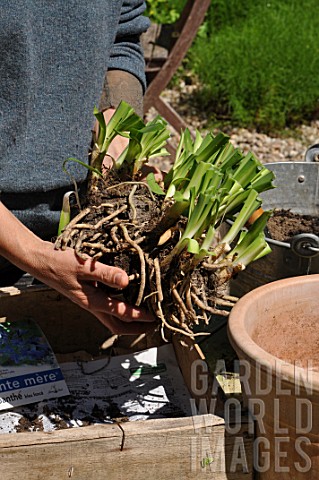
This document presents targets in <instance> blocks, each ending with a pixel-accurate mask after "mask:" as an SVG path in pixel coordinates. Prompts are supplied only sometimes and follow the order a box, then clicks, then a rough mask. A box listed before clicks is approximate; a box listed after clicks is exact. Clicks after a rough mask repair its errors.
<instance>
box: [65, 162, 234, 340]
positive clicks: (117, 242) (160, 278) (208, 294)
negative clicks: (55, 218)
mask: <svg viewBox="0 0 319 480" xmlns="http://www.w3.org/2000/svg"><path fill="white" fill-rule="evenodd" d="M162 199H163V197H162V196H157V195H154V194H153V193H152V192H151V191H150V189H149V187H148V185H147V184H146V183H144V182H140V181H130V180H128V181H122V180H121V179H119V178H117V177H116V173H114V172H113V171H110V172H109V174H108V175H107V177H106V178H104V179H102V178H99V179H95V180H94V182H92V183H91V184H90V185H89V188H88V194H87V197H86V199H85V203H84V204H83V205H82V206H81V211H80V212H79V213H78V214H77V215H76V216H75V217H74V218H73V219H72V220H71V222H70V223H69V225H68V226H67V227H66V229H65V230H64V232H63V233H62V234H61V235H60V236H59V238H58V239H57V241H56V248H61V249H65V248H67V247H71V248H74V249H75V251H76V254H77V255H78V256H79V257H81V258H87V256H90V257H92V258H94V259H96V260H99V261H101V262H103V263H105V264H107V265H112V266H117V267H119V268H122V269H123V270H125V271H126V273H127V274H128V276H129V279H130V283H129V286H128V287H127V288H126V289H124V290H123V291H121V295H122V296H123V297H124V299H125V301H127V302H130V303H131V304H134V305H136V306H143V305H144V306H146V307H147V308H149V309H150V310H151V311H153V313H154V314H155V316H156V317H157V318H158V319H159V324H161V326H162V329H163V331H164V330H165V329H169V330H172V331H174V332H179V333H183V334H186V335H189V336H194V332H193V326H194V324H198V323H199V320H203V321H204V322H205V323H208V322H209V318H210V317H211V315H212V314H219V315H228V314H229V310H228V309H227V307H231V306H232V305H233V303H232V300H231V299H227V298H224V299H222V298H221V297H222V294H220V293H219V289H220V283H222V282H221V281H220V280H219V277H218V275H217V274H216V270H215V269H213V268H212V269H210V268H209V265H207V266H206V267H204V266H203V263H202V264H199V265H196V266H195V265H193V263H192V259H191V257H190V254H188V253H187V252H184V253H183V254H181V255H179V256H178V257H175V256H172V255H170V254H171V252H172V250H173V247H174V246H175V245H176V243H177V242H178V240H179V238H180V235H181V231H182V230H183V227H184V224H185V219H184V218H183V217H181V218H180V219H179V221H178V223H176V224H173V225H172V224H170V223H169V221H168V220H167V218H168V216H167V215H166V213H167V209H168V208H169V206H170V205H169V204H165V203H164V202H163V200H162ZM101 287H102V286H101ZM103 288H105V289H106V290H107V291H108V292H109V293H110V294H112V295H118V292H116V291H115V290H112V289H110V288H108V287H106V286H103Z"/></svg>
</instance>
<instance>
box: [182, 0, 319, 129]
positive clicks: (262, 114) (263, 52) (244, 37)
mask: <svg viewBox="0 0 319 480" xmlns="http://www.w3.org/2000/svg"><path fill="white" fill-rule="evenodd" d="M235 3H236V4H237V7H236V6H235V5H233V4H234V2H229V4H228V2H227V5H228V7H229V10H228V13H227V12H226V11H223V14H222V13H220V15H219V17H218V19H219V23H218V24H217V25H216V24H215V25H214V24H212V23H211V18H212V15H213V14H214V9H216V11H217V12H218V11H219V12H220V10H221V6H225V5H224V4H225V2H221V1H220V0H219V1H213V2H212V7H211V12H210V13H211V16H210V20H209V23H208V26H207V29H206V33H205V35H202V37H199V38H198V39H197V41H196V44H195V45H194V47H193V49H192V51H191V54H190V64H191V65H192V69H193V70H194V71H195V72H196V73H197V74H198V76H199V80H200V83H201V85H202V88H201V92H200V95H199V101H200V103H201V105H202V106H203V107H204V108H205V109H206V111H207V112H208V115H211V116H212V117H213V116H214V115H215V116H216V117H217V118H220V119H224V120H229V121H231V122H232V123H233V124H238V125H241V126H247V127H256V128H257V129H260V130H264V131H274V130H277V131H278V130H280V129H283V128H285V127H287V126H293V125H295V124H298V123H299V122H301V121H303V120H306V119H310V118H311V117H312V116H314V115H315V114H316V112H317V110H318V92H319V77H318V75H317V71H318V68H319V55H318V50H319V39H318V34H317V32H318V26H319V21H318V18H317V16H316V15H314V12H315V11H316V6H317V4H316V2H315V1H314V0H305V2H302V3H300V2H292V1H290V2H288V1H272V2H269V3H268V2H267V3H266V2H257V3H255V5H250V6H249V3H250V2H246V8H245V9H244V11H243V12H242V16H241V15H239V16H238V18H236V17H235V16H234V15H233V13H234V10H233V9H234V8H236V9H237V11H238V12H239V13H240V12H241V6H239V5H238V3H237V2H235ZM247 4H248V5H247ZM228 15H229V18H228ZM222 18H223V19H224V20H225V21H224V23H223V22H222Z"/></svg>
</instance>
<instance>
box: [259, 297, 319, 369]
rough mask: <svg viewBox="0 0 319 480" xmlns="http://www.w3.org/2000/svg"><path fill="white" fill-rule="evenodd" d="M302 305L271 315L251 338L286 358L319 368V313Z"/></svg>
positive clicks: (278, 356) (283, 358)
mask: <svg viewBox="0 0 319 480" xmlns="http://www.w3.org/2000/svg"><path fill="white" fill-rule="evenodd" d="M303 310H304V309H303V307H302V306H300V307H299V308H298V309H295V310H294V311H288V312H280V313H279V314H273V315H269V316H268V317H267V318H265V319H264V320H263V322H262V323H260V324H259V325H257V326H256V328H255V330H254V332H253V334H252V339H253V340H254V342H256V343H257V345H259V346H260V347H262V348H263V349H264V350H265V351H267V352H268V353H270V354H272V355H274V356H275V357H277V358H280V359H281V360H284V361H285V362H288V363H292V364H295V365H297V366H300V367H303V368H308V369H313V370H316V371H319V314H317V313H315V312H312V313H311V314H307V315H305V313H304V311H303Z"/></svg>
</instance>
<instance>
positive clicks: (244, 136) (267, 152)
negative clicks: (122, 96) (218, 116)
mask: <svg viewBox="0 0 319 480" xmlns="http://www.w3.org/2000/svg"><path fill="white" fill-rule="evenodd" d="M180 89H181V90H182V96H181V94H180V91H181V90H168V89H167V90H165V91H164V92H163V94H162V95H163V97H164V98H165V99H166V100H168V101H169V103H170V104H171V105H172V106H173V107H174V108H175V110H176V111H177V112H178V113H179V114H180V115H181V116H182V118H183V119H184V121H185V122H186V124H187V125H188V127H189V129H190V130H192V131H194V130H195V129H196V128H197V129H198V130H199V131H200V132H202V133H205V131H206V130H205V123H206V119H205V112H198V111H197V110H196V109H195V108H194V107H192V106H190V105H189V104H188V102H187V101H185V98H186V99H187V96H188V97H189V96H191V93H192V92H191V89H192V87H187V86H183V85H182V86H180ZM155 114H156V112H155V110H154V109H151V110H150V112H149V114H148V118H153V117H154V115H155ZM215 133H216V132H215ZM224 133H227V134H228V135H229V136H230V138H231V142H232V143H233V145H234V146H235V147H239V148H240V149H241V150H242V151H243V152H245V153H246V152H248V151H252V152H253V153H254V154H255V155H256V156H257V157H258V158H259V159H260V160H261V161H262V162H264V163H271V162H288V161H303V160H304V157H305V153H306V150H307V149H308V148H309V147H310V146H311V145H314V144H317V143H318V144H319V121H318V120H316V121H313V122H312V123H310V124H309V125H301V126H300V127H299V128H298V129H296V130H295V131H289V132H288V131H287V132H285V135H283V136H281V137H272V136H269V135H266V134H265V133H258V132H256V131H255V130H248V129H245V128H232V127H228V128H227V130H225V131H224ZM177 141H178V136H177V135H176V132H174V131H173V130H172V139H171V143H172V144H173V145H176V144H177ZM164 163H165V164H167V166H169V160H165V161H164Z"/></svg>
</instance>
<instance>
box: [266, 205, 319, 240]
mask: <svg viewBox="0 0 319 480" xmlns="http://www.w3.org/2000/svg"><path fill="white" fill-rule="evenodd" d="M267 228H268V231H269V234H270V237H271V238H273V239H275V240H279V241H281V242H287V241H289V240H290V239H291V238H292V237H294V236H295V235H299V234H300V233H313V234H314V235H319V218H318V217H317V216H311V215H302V214H298V213H294V212H292V211H290V210H283V209H275V210H274V214H273V216H272V217H270V219H269V220H268V223H267Z"/></svg>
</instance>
